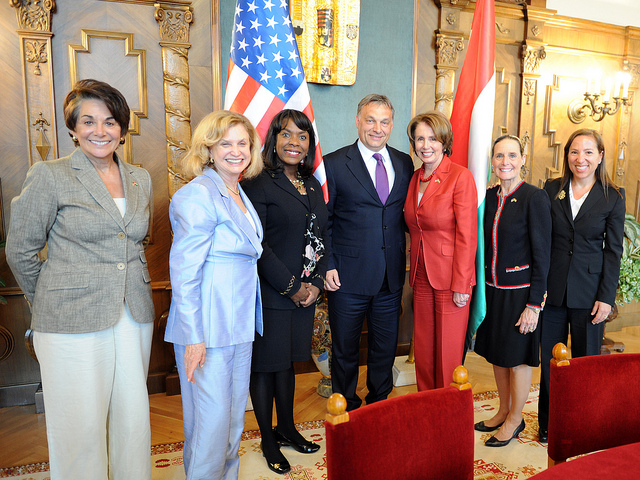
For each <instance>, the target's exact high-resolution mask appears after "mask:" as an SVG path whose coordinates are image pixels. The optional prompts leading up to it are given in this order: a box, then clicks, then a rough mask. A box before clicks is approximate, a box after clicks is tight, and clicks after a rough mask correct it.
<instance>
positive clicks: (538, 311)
mask: <svg viewBox="0 0 640 480" xmlns="http://www.w3.org/2000/svg"><path fill="white" fill-rule="evenodd" d="M527 308H529V309H531V310H533V311H534V312H535V313H536V314H538V315H539V314H540V310H541V309H540V308H538V307H532V306H531V305H527Z"/></svg>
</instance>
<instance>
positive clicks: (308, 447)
mask: <svg viewBox="0 0 640 480" xmlns="http://www.w3.org/2000/svg"><path fill="white" fill-rule="evenodd" d="M273 435H274V436H275V437H276V442H278V443H279V444H280V445H284V446H290V447H292V448H293V449H294V450H295V451H297V452H300V453H314V452H317V451H318V450H319V449H320V445H318V444H317V443H313V442H310V441H308V440H304V441H302V442H295V441H293V440H291V439H290V438H289V437H287V436H286V435H284V434H282V433H280V432H279V431H278V430H276V429H275V428H274V429H273Z"/></svg>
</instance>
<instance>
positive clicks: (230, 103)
mask: <svg viewBox="0 0 640 480" xmlns="http://www.w3.org/2000/svg"><path fill="white" fill-rule="evenodd" d="M233 22H234V25H233V36H232V39H231V55H230V57H229V73H228V76H227V89H226V92H225V98H224V108H225V110H231V111H233V112H238V113H242V114H243V115H245V116H246V117H247V118H248V119H249V120H250V121H251V123H252V124H253V125H254V126H255V127H256V129H257V130H258V133H259V134H260V138H262V141H263V142H264V139H265V136H266V134H267V130H268V129H269V124H270V123H271V119H272V118H273V117H274V116H275V115H276V114H277V113H278V112H280V111H281V110H284V109H286V108H288V109H293V110H299V111H301V112H304V113H305V114H306V115H307V117H309V119H310V120H311V122H312V123H313V129H314V132H315V135H316V157H315V162H314V172H313V174H314V175H315V177H316V178H317V179H318V181H319V182H320V184H321V185H322V191H323V192H324V197H325V201H326V200H327V199H328V191H327V177H326V174H325V170H324V165H323V163H322V152H321V151H320V145H319V140H318V130H317V127H316V121H315V117H314V115H313V108H312V106H311V97H310V96H309V88H308V86H307V81H306V80H305V78H304V70H303V68H302V63H300V55H299V52H298V45H297V44H296V39H295V35H294V33H293V27H292V26H291V17H290V16H289V2H288V0H264V1H262V0H261V1H260V2H256V1H255V0H238V1H237V3H236V13H235V16H234V19H233Z"/></svg>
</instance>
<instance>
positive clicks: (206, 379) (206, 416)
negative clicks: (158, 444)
mask: <svg viewBox="0 0 640 480" xmlns="http://www.w3.org/2000/svg"><path fill="white" fill-rule="evenodd" d="M252 347H253V343H252V342H248V343H242V344H239V345H232V346H228V347H218V348H207V355H206V358H205V363H204V366H203V367H202V368H200V367H197V368H196V371H195V374H194V378H195V383H189V382H188V381H187V375H186V373H185V370H184V352H185V346H184V345H174V350H175V354H176V364H177V368H178V374H179V376H180V389H181V393H182V412H183V423H184V452H183V459H184V468H185V471H186V473H187V480H205V479H206V480H236V479H237V478H238V468H239V466H240V457H239V456H238V449H239V448H240V437H241V435H242V430H243V428H244V412H245V409H246V406H247V398H248V396H249V376H250V374H251V350H252Z"/></svg>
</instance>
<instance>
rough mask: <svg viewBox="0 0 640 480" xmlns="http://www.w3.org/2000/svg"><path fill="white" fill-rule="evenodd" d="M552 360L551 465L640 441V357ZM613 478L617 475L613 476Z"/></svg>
mask: <svg viewBox="0 0 640 480" xmlns="http://www.w3.org/2000/svg"><path fill="white" fill-rule="evenodd" d="M553 356H554V358H553V360H551V377H550V381H551V385H550V389H549V391H550V396H549V466H550V467H551V466H553V465H555V464H556V463H562V462H564V461H565V460H566V459H567V458H570V457H574V456H576V455H581V454H585V453H590V452H594V451H596V450H604V449H607V448H612V447H617V446H619V445H626V444H629V443H635V442H640V353H631V354H616V355H597V356H592V357H580V358H573V359H571V360H570V361H569V360H567V347H566V346H565V345H563V344H562V343H558V344H557V345H556V346H555V347H554V349H553ZM612 475H613V476H612V478H615V473H612Z"/></svg>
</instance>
